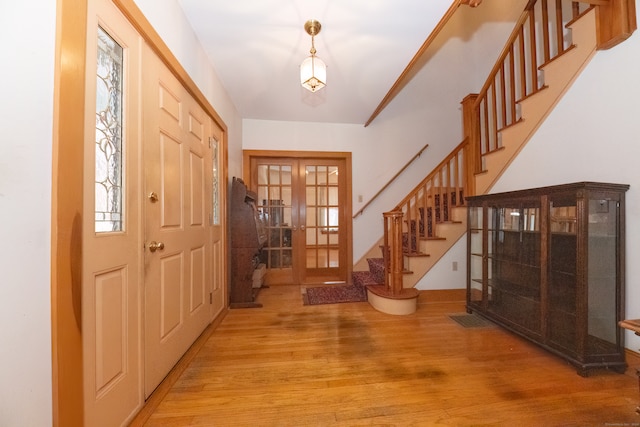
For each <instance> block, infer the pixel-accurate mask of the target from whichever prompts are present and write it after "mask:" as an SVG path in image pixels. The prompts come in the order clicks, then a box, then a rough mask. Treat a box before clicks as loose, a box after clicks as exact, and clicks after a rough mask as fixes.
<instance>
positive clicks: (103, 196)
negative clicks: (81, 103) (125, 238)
mask: <svg viewBox="0 0 640 427" xmlns="http://www.w3.org/2000/svg"><path fill="white" fill-rule="evenodd" d="M97 56H98V58H97V76H96V77H97V79H96V141H95V143H96V146H95V153H96V164H95V170H96V172H95V182H96V189H95V231H96V232H109V231H122V230H123V228H124V226H123V216H124V215H123V200H122V194H123V189H122V166H123V159H122V99H123V95H122V77H123V50H122V47H121V46H120V45H118V43H116V42H115V40H113V39H112V38H111V37H110V36H109V35H108V34H107V33H105V32H104V31H103V30H102V29H101V28H98V55H97Z"/></svg>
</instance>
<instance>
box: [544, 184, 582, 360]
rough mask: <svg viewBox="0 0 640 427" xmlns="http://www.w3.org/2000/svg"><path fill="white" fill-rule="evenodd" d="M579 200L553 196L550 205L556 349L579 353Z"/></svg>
mask: <svg viewBox="0 0 640 427" xmlns="http://www.w3.org/2000/svg"><path fill="white" fill-rule="evenodd" d="M576 212H577V198H576V196H575V193H574V194H567V195H564V196H563V195H559V196H552V197H551V198H550V202H549V231H550V233H549V289H548V292H549V302H548V304H549V324H551V325H554V327H553V328H549V331H548V334H549V335H548V336H549V340H550V341H551V343H553V345H554V346H559V347H561V348H563V349H564V350H568V351H570V352H575V351H576V350H577V337H576V315H577V304H576V302H577V301H578V295H577V290H576V284H577V281H576V277H577V264H576V253H577V235H576V232H577V226H576V223H577V216H576Z"/></svg>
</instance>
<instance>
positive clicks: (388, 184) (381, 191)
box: [353, 144, 429, 218]
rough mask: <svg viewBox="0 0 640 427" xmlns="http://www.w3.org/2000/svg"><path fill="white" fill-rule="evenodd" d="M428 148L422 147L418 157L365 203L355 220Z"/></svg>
mask: <svg viewBox="0 0 640 427" xmlns="http://www.w3.org/2000/svg"><path fill="white" fill-rule="evenodd" d="M428 146H429V144H425V146H424V147H422V148H421V149H420V151H418V152H417V153H416V155H415V156H413V157H412V158H411V159H410V160H409V161H408V162H407V163H406V164H405V165H404V166H403V167H402V168H401V169H400V170H399V171H398V173H396V174H395V175H394V176H393V177H392V178H391V179H390V180H389V181H388V182H387V183H386V184H385V185H383V186H382V188H381V189H380V190H378V192H377V193H376V194H375V195H374V196H373V197H372V198H371V199H370V200H369V201H368V202H367V203H365V204H364V206H362V207H361V208H360V210H358V212H356V213H355V214H354V215H353V218H355V217H357V216H358V215H361V214H362V213H363V212H364V210H365V209H366V208H367V207H368V206H369V205H370V204H371V203H373V201H374V200H375V199H376V198H377V197H378V196H379V195H380V194H382V193H383V192H384V190H386V189H387V187H389V186H390V185H391V183H393V181H395V180H396V178H398V177H399V176H400V175H402V172H404V171H405V170H406V169H407V168H408V167H409V166H410V165H411V163H413V162H414V160H416V159H418V158H419V157H420V156H421V155H422V153H423V152H424V150H426V149H427V147H428Z"/></svg>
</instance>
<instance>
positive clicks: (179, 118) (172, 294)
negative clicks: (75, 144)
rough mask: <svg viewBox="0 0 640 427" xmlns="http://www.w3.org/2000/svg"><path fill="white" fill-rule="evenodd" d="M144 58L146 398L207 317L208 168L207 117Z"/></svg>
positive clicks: (151, 56) (150, 56)
mask: <svg viewBox="0 0 640 427" xmlns="http://www.w3.org/2000/svg"><path fill="white" fill-rule="evenodd" d="M143 63H144V66H145V71H144V79H143V94H144V95H143V99H144V101H143V102H144V105H143V111H144V129H143V135H144V150H143V152H144V188H145V201H144V206H145V209H144V210H145V216H144V228H145V231H144V235H145V236H144V240H145V244H144V247H145V252H144V253H145V257H144V259H145V281H144V283H145V284H144V288H145V291H144V296H145V304H144V307H145V395H146V396H149V395H150V394H151V393H152V392H153V390H154V389H155V388H156V387H157V386H158V384H159V383H160V382H161V381H162V379H163V378H164V377H165V376H166V375H167V373H168V372H169V371H170V370H171V368H172V367H173V366H174V365H175V363H176V362H177V361H178V360H179V359H180V357H181V356H182V355H183V354H184V353H185V351H186V350H187V349H188V348H189V346H190V345H191V344H192V343H193V342H194V341H195V340H196V338H197V337H198V336H199V335H200V333H201V332H202V331H203V330H204V328H205V327H206V326H207V325H208V324H209V323H210V322H211V320H212V314H213V310H212V304H211V303H210V298H211V292H212V283H213V280H212V262H211V257H212V243H211V234H210V233H211V229H210V226H209V224H210V221H211V216H212V203H211V191H212V190H211V183H212V169H213V167H212V153H211V148H210V137H211V133H212V128H211V126H212V120H211V119H210V118H209V117H208V116H207V115H206V113H205V112H204V110H203V109H202V108H201V107H200V106H199V105H198V103H197V102H196V101H195V100H194V99H193V98H192V97H191V95H190V94H189V93H188V92H187V91H186V89H185V88H184V87H183V86H182V85H181V83H180V82H179V81H178V80H177V79H176V78H175V76H174V75H173V74H172V73H171V72H170V70H169V69H168V68H167V67H166V66H165V65H164V64H163V63H161V61H160V60H159V59H158V57H157V56H156V55H155V53H153V52H152V51H151V49H149V48H145V50H144V52H143ZM218 250H220V249H219V248H218Z"/></svg>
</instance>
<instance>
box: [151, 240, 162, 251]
mask: <svg viewBox="0 0 640 427" xmlns="http://www.w3.org/2000/svg"><path fill="white" fill-rule="evenodd" d="M158 249H159V250H163V249H164V243H162V242H155V241H152V242H151V243H149V250H150V251H151V252H155V251H157V250H158Z"/></svg>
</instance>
